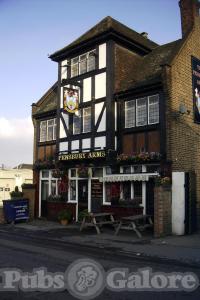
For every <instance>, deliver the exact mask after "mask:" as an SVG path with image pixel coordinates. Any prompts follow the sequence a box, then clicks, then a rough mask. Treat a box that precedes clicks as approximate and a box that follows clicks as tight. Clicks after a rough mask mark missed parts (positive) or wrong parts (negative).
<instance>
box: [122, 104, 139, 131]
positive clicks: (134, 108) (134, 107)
mask: <svg viewBox="0 0 200 300" xmlns="http://www.w3.org/2000/svg"><path fill="white" fill-rule="evenodd" d="M130 102H133V104H134V106H133V107H131V108H127V104H128V103H130ZM124 110H125V128H132V127H135V125H136V101H135V100H129V101H125V107H124ZM132 110H134V125H132V126H127V124H126V121H127V112H128V111H132Z"/></svg>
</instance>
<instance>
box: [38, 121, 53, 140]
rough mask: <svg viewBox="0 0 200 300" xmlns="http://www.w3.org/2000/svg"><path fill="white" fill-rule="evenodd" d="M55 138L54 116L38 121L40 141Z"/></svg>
mask: <svg viewBox="0 0 200 300" xmlns="http://www.w3.org/2000/svg"><path fill="white" fill-rule="evenodd" d="M55 139H56V118H54V119H50V120H45V121H41V122H40V142H47V141H53V140H55Z"/></svg>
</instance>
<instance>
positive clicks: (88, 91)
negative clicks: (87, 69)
mask: <svg viewBox="0 0 200 300" xmlns="http://www.w3.org/2000/svg"><path fill="white" fill-rule="evenodd" d="M91 97H92V81H91V77H89V78H86V79H84V80H83V102H86V101H90V100H91Z"/></svg>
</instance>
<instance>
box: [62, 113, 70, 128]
mask: <svg viewBox="0 0 200 300" xmlns="http://www.w3.org/2000/svg"><path fill="white" fill-rule="evenodd" d="M62 117H63V119H64V122H65V125H66V127H67V128H69V115H68V114H65V113H62Z"/></svg>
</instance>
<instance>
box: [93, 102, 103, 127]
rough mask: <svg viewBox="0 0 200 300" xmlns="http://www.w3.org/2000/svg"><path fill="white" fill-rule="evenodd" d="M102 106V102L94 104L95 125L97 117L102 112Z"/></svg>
mask: <svg viewBox="0 0 200 300" xmlns="http://www.w3.org/2000/svg"><path fill="white" fill-rule="evenodd" d="M103 104H104V102H101V103H97V104H95V125H96V124H97V121H98V119H99V115H100V113H101V111H102V108H103Z"/></svg>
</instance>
